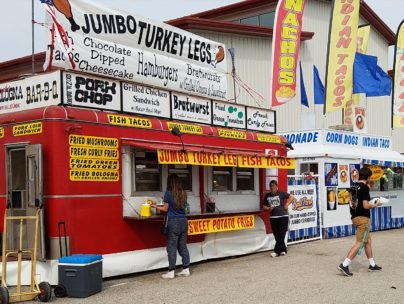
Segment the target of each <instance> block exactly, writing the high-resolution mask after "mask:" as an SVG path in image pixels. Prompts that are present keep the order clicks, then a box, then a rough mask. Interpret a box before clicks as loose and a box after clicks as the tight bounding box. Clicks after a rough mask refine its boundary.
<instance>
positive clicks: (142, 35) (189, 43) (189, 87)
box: [41, 0, 227, 100]
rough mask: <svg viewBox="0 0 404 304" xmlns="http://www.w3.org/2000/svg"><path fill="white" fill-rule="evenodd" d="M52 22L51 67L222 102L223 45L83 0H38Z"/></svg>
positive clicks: (223, 95) (224, 53)
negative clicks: (138, 83) (142, 84)
mask: <svg viewBox="0 0 404 304" xmlns="http://www.w3.org/2000/svg"><path fill="white" fill-rule="evenodd" d="M41 2H43V3H44V5H45V7H46V9H47V11H48V13H49V15H50V16H51V18H52V20H53V29H54V31H53V35H51V36H52V37H51V38H52V39H51V43H50V46H49V52H48V55H49V56H48V60H49V62H50V63H51V64H52V65H54V66H59V67H67V68H70V69H74V70H77V71H83V72H87V73H93V74H97V75H101V76H105V77H109V78H111V77H113V78H118V79H121V80H126V81H133V82H140V83H144V84H148V85H152V86H156V87H162V88H165V89H172V90H175V91H181V92H185V93H188V94H192V95H199V96H203V97H208V98H211V99H219V100H224V99H227V97H226V95H227V80H226V72H227V63H226V52H225V50H226V47H225V46H224V45H222V44H219V43H217V42H214V41H211V40H208V39H205V38H203V37H200V36H197V35H194V34H192V33H189V32H186V31H183V30H180V29H178V28H175V27H173V26H170V25H167V24H164V23H160V22H155V21H152V20H150V19H147V18H144V17H141V16H137V15H133V14H127V13H125V12H122V11H115V10H112V9H110V8H107V7H102V6H100V5H99V4H98V3H92V2H90V1H88V0H58V1H53V2H52V1H49V0H41Z"/></svg>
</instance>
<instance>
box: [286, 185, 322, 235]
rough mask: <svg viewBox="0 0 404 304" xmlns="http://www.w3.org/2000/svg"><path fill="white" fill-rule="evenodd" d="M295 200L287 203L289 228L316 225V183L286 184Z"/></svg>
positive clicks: (295, 228)
mask: <svg viewBox="0 0 404 304" xmlns="http://www.w3.org/2000/svg"><path fill="white" fill-rule="evenodd" d="M288 192H289V193H290V194H291V195H293V196H294V197H295V198H296V200H294V201H293V202H292V204H290V205H289V218H290V230H298V229H303V228H313V227H317V213H318V210H317V205H316V200H317V193H316V185H292V186H288Z"/></svg>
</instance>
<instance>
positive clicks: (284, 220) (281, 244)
mask: <svg viewBox="0 0 404 304" xmlns="http://www.w3.org/2000/svg"><path fill="white" fill-rule="evenodd" d="M293 199H294V198H293V196H291V195H290V194H289V193H287V192H279V191H278V183H277V182H276V180H272V181H271V182H270V183H269V192H268V193H267V194H266V195H265V197H264V202H263V208H264V210H270V218H269V220H270V222H271V228H272V233H273V234H274V237H275V241H276V243H275V248H274V252H272V253H271V256H272V257H277V256H280V255H286V254H287V252H288V250H287V248H286V244H285V236H286V232H287V231H288V225H289V212H288V207H289V205H290V203H291V202H292V201H293Z"/></svg>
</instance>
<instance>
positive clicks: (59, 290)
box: [53, 285, 67, 298]
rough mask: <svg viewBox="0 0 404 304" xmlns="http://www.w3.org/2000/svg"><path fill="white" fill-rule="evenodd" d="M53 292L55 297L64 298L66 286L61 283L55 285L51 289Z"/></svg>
mask: <svg viewBox="0 0 404 304" xmlns="http://www.w3.org/2000/svg"><path fill="white" fill-rule="evenodd" d="M53 293H54V294H55V297H56V298H64V297H66V296H67V290H66V287H64V286H63V285H56V286H55V288H54V289H53Z"/></svg>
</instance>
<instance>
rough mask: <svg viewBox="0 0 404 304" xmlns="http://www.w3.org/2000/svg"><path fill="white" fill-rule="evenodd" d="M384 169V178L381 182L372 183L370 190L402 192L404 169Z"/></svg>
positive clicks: (403, 187)
mask: <svg viewBox="0 0 404 304" xmlns="http://www.w3.org/2000/svg"><path fill="white" fill-rule="evenodd" d="M382 168H383V171H384V172H383V173H384V174H383V176H382V178H380V179H379V180H376V181H372V182H371V183H370V185H369V186H370V190H373V191H391V190H402V189H404V184H403V180H404V179H403V177H404V169H403V168H398V167H396V168H389V167H382Z"/></svg>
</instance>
